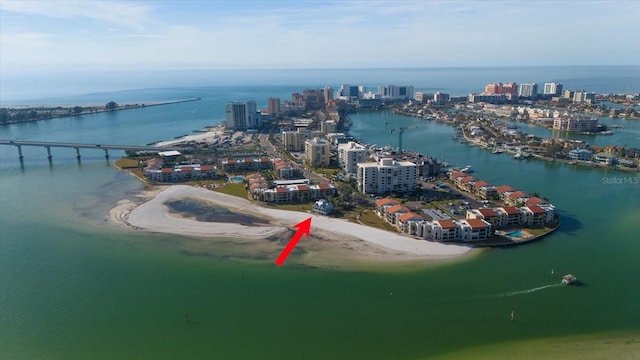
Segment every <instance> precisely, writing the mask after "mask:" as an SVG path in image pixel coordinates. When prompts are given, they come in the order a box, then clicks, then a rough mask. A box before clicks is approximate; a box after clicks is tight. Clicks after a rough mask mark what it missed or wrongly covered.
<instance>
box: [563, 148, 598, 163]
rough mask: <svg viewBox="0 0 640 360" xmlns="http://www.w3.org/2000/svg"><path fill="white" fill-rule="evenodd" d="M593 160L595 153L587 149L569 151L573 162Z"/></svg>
mask: <svg viewBox="0 0 640 360" xmlns="http://www.w3.org/2000/svg"><path fill="white" fill-rule="evenodd" d="M591 158H593V151H589V150H587V149H574V150H571V151H569V159H571V160H581V161H589V160H591Z"/></svg>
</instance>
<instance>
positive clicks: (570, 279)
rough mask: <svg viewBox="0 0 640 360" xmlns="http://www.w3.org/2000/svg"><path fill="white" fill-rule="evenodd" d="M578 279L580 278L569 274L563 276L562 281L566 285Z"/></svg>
mask: <svg viewBox="0 0 640 360" xmlns="http://www.w3.org/2000/svg"><path fill="white" fill-rule="evenodd" d="M576 280H578V278H576V276H575V275H573V274H567V275H565V276H563V277H562V283H563V284H565V285H571V284H573V283H575V282H576Z"/></svg>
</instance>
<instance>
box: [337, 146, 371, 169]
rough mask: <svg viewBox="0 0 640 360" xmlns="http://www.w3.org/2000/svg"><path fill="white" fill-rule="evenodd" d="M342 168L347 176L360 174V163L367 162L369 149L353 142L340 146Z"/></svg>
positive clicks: (339, 156)
mask: <svg viewBox="0 0 640 360" xmlns="http://www.w3.org/2000/svg"><path fill="white" fill-rule="evenodd" d="M338 159H339V161H340V166H342V168H343V169H344V170H345V171H346V172H347V174H356V173H357V172H358V163H363V162H365V161H367V148H366V147H364V146H362V145H360V144H358V143H356V142H353V141H349V142H348V143H346V144H339V145H338Z"/></svg>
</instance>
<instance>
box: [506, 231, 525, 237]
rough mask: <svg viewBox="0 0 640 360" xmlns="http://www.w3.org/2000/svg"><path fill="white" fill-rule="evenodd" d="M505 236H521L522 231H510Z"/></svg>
mask: <svg viewBox="0 0 640 360" xmlns="http://www.w3.org/2000/svg"><path fill="white" fill-rule="evenodd" d="M507 236H509V237H522V232H520V231H514V232H510V233H508V234H507Z"/></svg>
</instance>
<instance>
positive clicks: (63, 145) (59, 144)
mask: <svg viewBox="0 0 640 360" xmlns="http://www.w3.org/2000/svg"><path fill="white" fill-rule="evenodd" d="M0 145H12V146H15V147H17V148H18V158H19V159H20V161H23V160H24V156H23V155H22V147H23V146H41V147H44V148H45V149H47V158H48V159H49V160H51V159H52V158H53V157H52V155H51V148H71V149H75V150H76V158H78V159H80V149H93V150H102V151H104V157H105V158H107V159H108V158H109V150H133V151H150V152H162V151H170V150H177V151H184V150H185V149H184V148H178V147H158V146H138V145H110V144H82V143H65V142H47V141H25V140H0Z"/></svg>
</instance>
